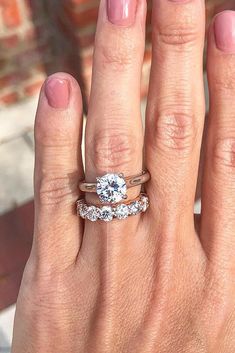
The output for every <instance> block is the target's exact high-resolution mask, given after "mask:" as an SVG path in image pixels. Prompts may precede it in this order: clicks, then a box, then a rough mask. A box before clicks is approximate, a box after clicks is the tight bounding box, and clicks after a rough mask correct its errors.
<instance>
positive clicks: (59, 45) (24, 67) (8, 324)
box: [0, 0, 235, 353]
mask: <svg viewBox="0 0 235 353" xmlns="http://www.w3.org/2000/svg"><path fill="white" fill-rule="evenodd" d="M117 1H118V0H117ZM206 3H207V24H208V23H209V21H210V20H211V18H212V17H213V16H214V15H215V14H216V13H217V12H219V11H222V10H224V9H234V10H235V0H207V1H206ZM98 4H99V0H40V1H39V0H0V353H3V352H4V353H7V352H10V342H11V336H12V324H13V317H14V310H15V302H16V298H17V295H18V290H19V286H20V282H21V277H22V273H23V270H24V266H25V263H26V261H27V258H28V256H29V252H30V248H31V243H32V232H33V186H32V181H33V165H34V139H33V124H34V115H35V111H36V105H37V99H38V94H39V90H40V87H41V85H42V83H43V81H44V80H45V78H46V77H47V76H48V75H49V74H51V73H54V72H56V71H66V72H69V73H71V74H73V75H74V76H75V77H76V78H77V80H78V81H79V83H80V86H81V87H82V92H83V97H84V111H85V112H86V110H87V102H88V101H89V91H90V81H91V64H92V52H93V41H94V34H95V27H96V19H97V14H98ZM150 19H151V1H149V11H148V21H147V40H146V52H145V58H144V65H143V75H142V91H141V96H142V100H143V103H142V105H143V107H142V108H143V110H144V108H145V101H146V94H147V91H148V78H149V71H150V64H151V43H150V42H151V20H150Z"/></svg>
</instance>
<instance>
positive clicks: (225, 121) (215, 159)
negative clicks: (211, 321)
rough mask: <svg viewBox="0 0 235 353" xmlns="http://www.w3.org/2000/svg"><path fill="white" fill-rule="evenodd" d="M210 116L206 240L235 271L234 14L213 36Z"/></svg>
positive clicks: (223, 18) (211, 252)
mask: <svg viewBox="0 0 235 353" xmlns="http://www.w3.org/2000/svg"><path fill="white" fill-rule="evenodd" d="M207 68H208V79H209V87H210V113H209V125H208V135H207V148H206V158H205V160H206V163H205V172H204V180H203V193H202V235H201V236H202V241H203V244H204V246H205V249H206V251H207V253H208V256H209V257H210V258H214V259H215V258H216V259H220V260H221V261H220V263H224V264H231V265H233V266H234V260H233V261H231V260H232V259H234V251H235V239H234V229H235V218H234V214H235V204H234V199H235V162H234V155H235V120H234V116H235V101H234V96H235V12H233V11H226V12H223V13H221V14H219V15H218V16H217V17H216V18H215V21H214V23H213V24H212V26H211V29H210V31H209V38H208V63H207Z"/></svg>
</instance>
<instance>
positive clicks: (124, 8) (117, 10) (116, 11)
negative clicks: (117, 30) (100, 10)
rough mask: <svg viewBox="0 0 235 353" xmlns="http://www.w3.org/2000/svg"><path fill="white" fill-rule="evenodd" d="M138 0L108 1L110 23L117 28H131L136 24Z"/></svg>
mask: <svg viewBox="0 0 235 353" xmlns="http://www.w3.org/2000/svg"><path fill="white" fill-rule="evenodd" d="M136 6H137V0H107V12H108V19H109V21H110V22H112V23H113V24H115V25H117V26H127V27H128V26H131V25H133V24H134V22H135V15H136Z"/></svg>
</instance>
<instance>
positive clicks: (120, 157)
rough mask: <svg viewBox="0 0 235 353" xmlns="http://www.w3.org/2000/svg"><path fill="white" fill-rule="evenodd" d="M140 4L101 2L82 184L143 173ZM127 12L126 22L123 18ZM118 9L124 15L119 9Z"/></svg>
mask: <svg viewBox="0 0 235 353" xmlns="http://www.w3.org/2000/svg"><path fill="white" fill-rule="evenodd" d="M144 5H145V1H140V2H139V4H138V6H137V1H136V0H126V1H120V2H117V1H115V0H109V1H107V3H106V1H105V0H103V1H101V5H100V13H99V21H98V27H97V34H96V43H95V53H94V67H93V80H92V91H91V99H90V104H89V113H88V122H87V129H86V178H87V180H91V181H92V180H94V178H95V177H96V176H97V175H102V174H104V173H106V172H119V173H121V172H122V173H124V174H125V175H132V174H135V173H138V172H140V171H141V170H142V148H143V131H142V123H141V113H140V78H141V68H142V61H143V54H144V15H145V6H144ZM125 6H127V9H128V10H127V13H128V16H124V18H123V14H124V13H125V11H124V7H125ZM121 7H123V9H122V8H121Z"/></svg>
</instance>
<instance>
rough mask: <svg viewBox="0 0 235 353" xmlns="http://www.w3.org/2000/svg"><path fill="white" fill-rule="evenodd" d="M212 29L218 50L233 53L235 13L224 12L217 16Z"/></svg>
mask: <svg viewBox="0 0 235 353" xmlns="http://www.w3.org/2000/svg"><path fill="white" fill-rule="evenodd" d="M214 27H215V40H216V45H217V47H218V49H220V50H222V51H224V52H228V53H235V11H224V12H222V13H220V14H219V15H217V16H216V18H215V24H214Z"/></svg>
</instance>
